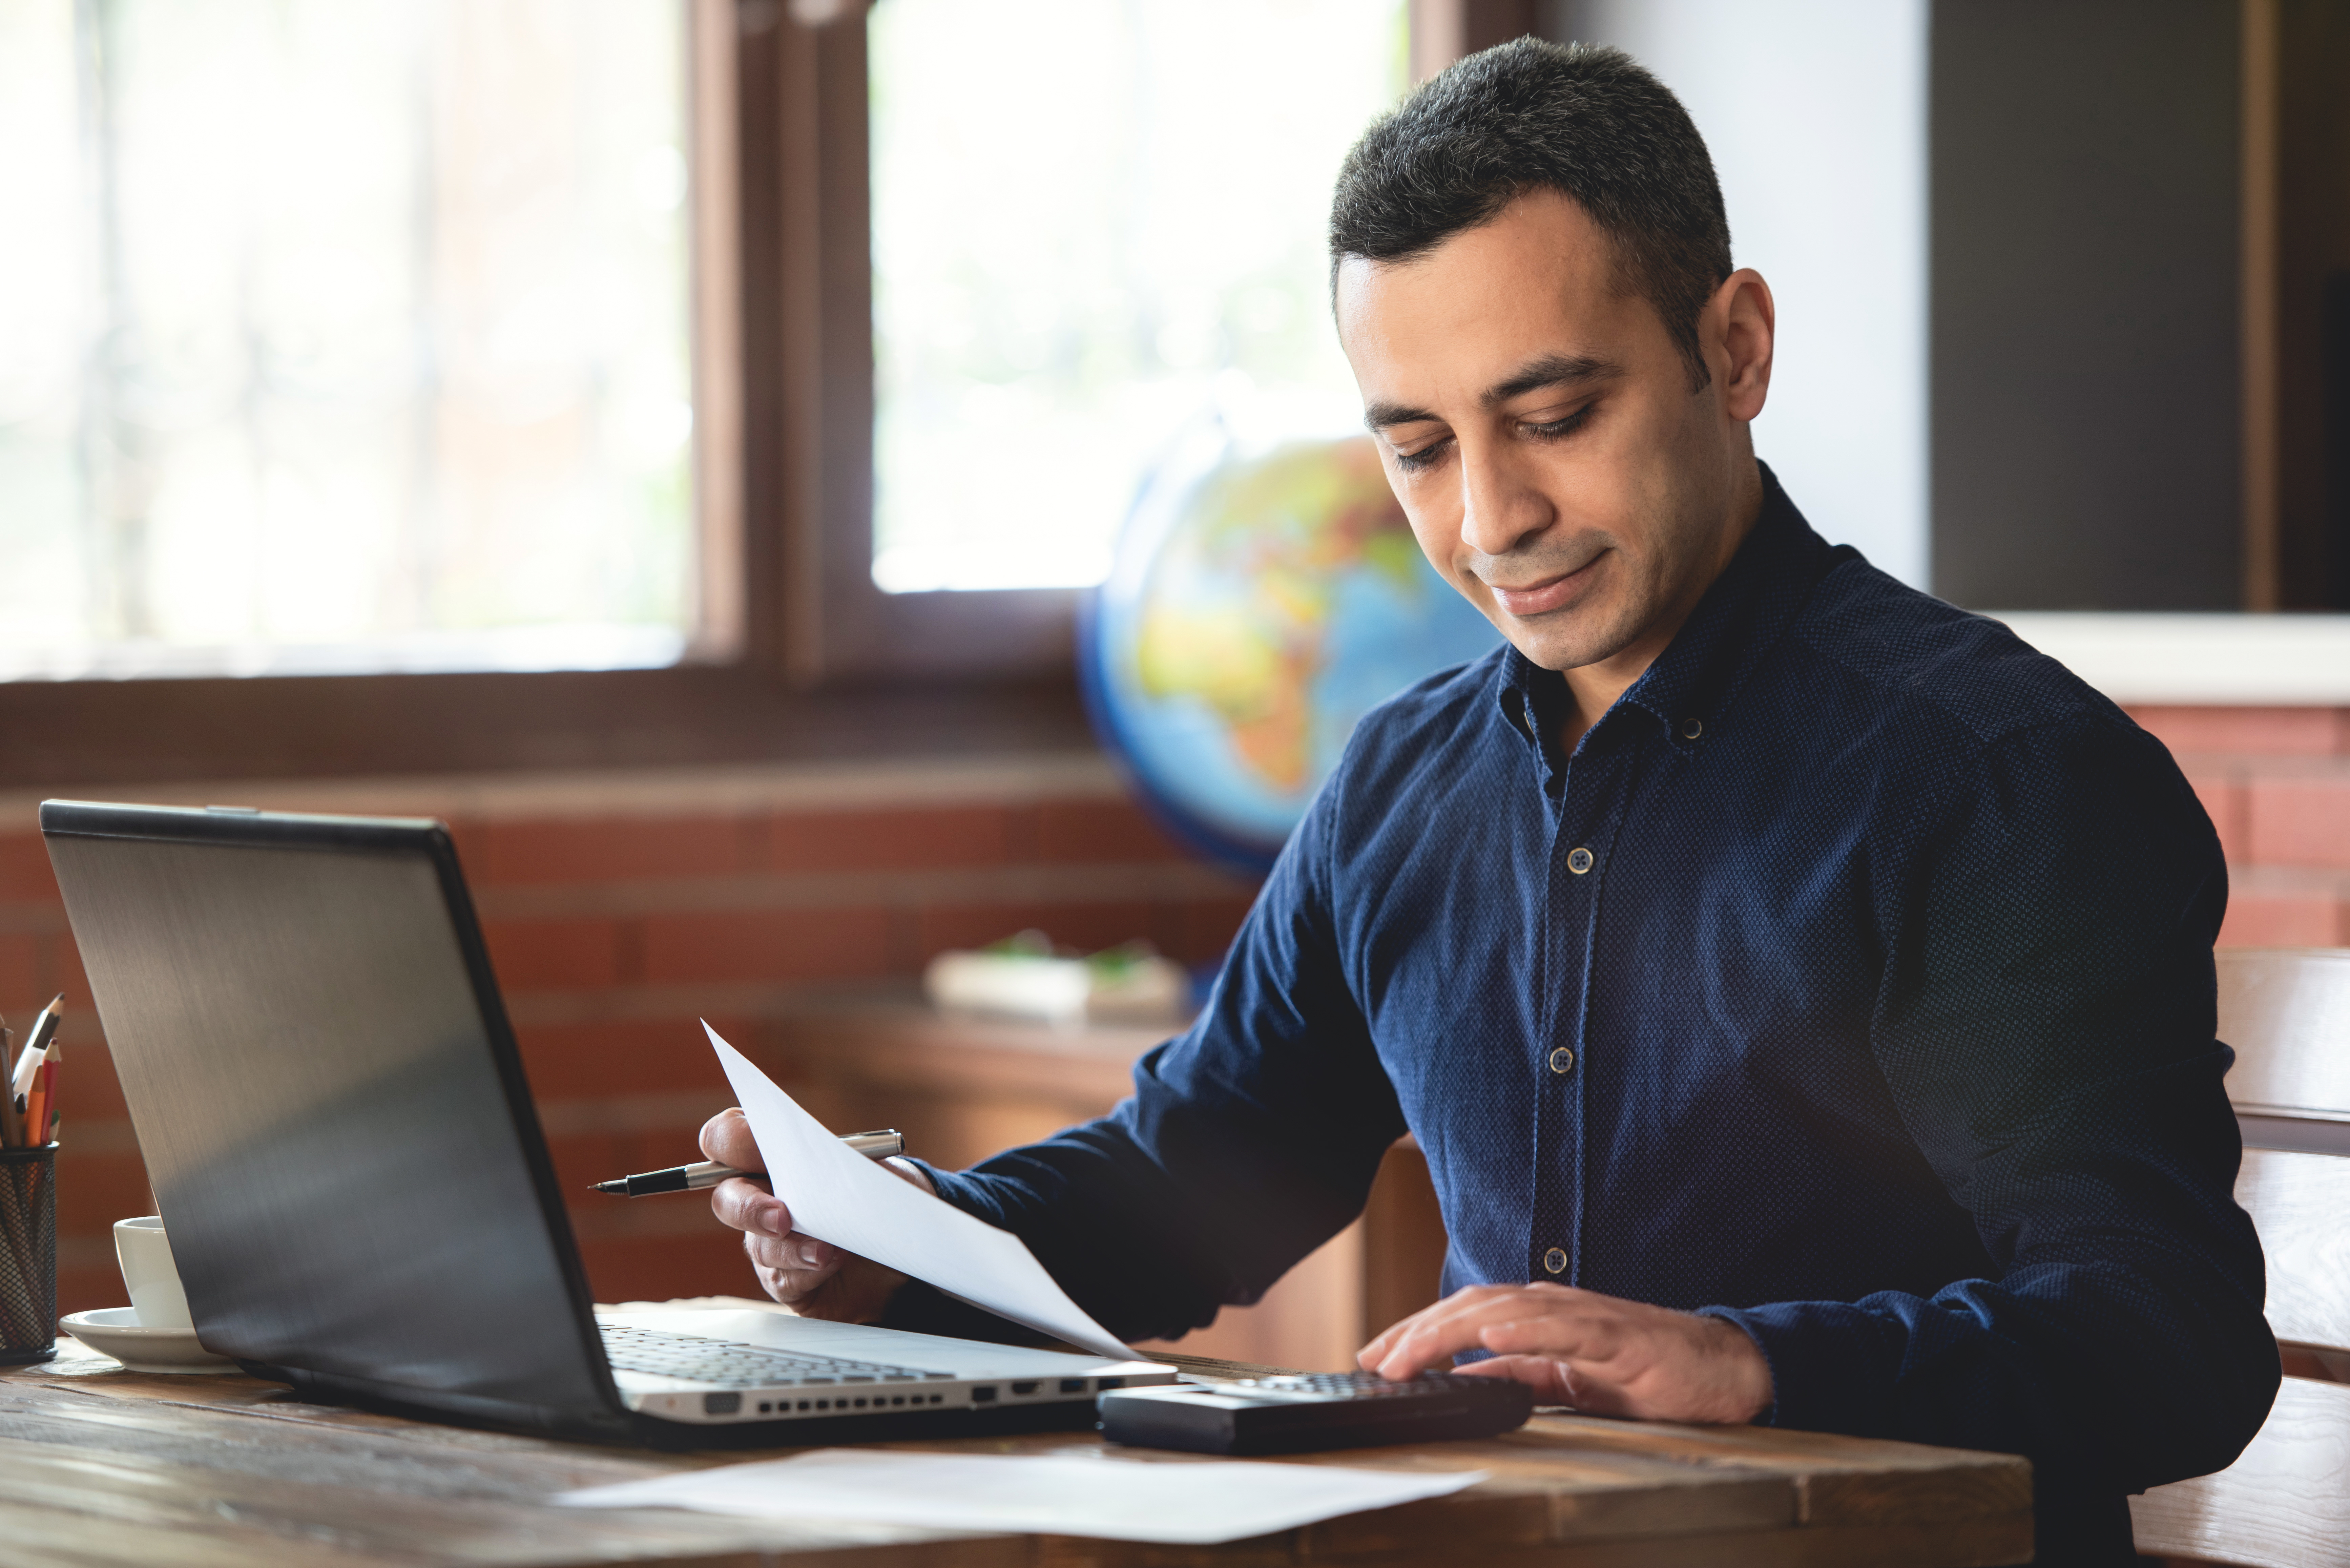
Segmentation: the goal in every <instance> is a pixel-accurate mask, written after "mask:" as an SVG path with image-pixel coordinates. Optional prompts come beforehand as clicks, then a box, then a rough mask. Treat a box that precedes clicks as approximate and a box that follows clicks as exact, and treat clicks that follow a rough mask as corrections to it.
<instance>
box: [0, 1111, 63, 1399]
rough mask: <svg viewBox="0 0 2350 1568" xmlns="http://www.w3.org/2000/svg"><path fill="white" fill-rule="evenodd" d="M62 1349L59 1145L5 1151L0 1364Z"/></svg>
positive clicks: (0, 1171)
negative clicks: (59, 1337) (59, 1324)
mask: <svg viewBox="0 0 2350 1568" xmlns="http://www.w3.org/2000/svg"><path fill="white" fill-rule="evenodd" d="M53 1355H57V1145H55V1144H53V1143H52V1144H46V1145H44V1146H42V1147H39V1148H8V1149H0V1366H22V1365H24V1364H25V1363H27V1362H33V1361H47V1360H48V1359H49V1358H50V1357H51V1356H53Z"/></svg>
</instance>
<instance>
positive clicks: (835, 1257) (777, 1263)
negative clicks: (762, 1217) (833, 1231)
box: [743, 1232, 844, 1274]
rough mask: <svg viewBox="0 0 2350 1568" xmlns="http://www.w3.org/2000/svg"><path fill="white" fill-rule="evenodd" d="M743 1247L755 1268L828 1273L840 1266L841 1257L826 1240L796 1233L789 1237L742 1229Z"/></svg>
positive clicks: (838, 1250)
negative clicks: (756, 1266)
mask: <svg viewBox="0 0 2350 1568" xmlns="http://www.w3.org/2000/svg"><path fill="white" fill-rule="evenodd" d="M743 1251H745V1252H747V1253H749V1254H750V1255H751V1262H754V1263H755V1264H757V1265H758V1266H759V1267H761V1268H763V1269H782V1270H785V1272H795V1271H797V1272H810V1273H817V1274H824V1273H829V1272H832V1271H833V1270H834V1269H836V1268H838V1267H839V1266H840V1260H841V1258H842V1257H843V1256H844V1254H843V1253H842V1251H840V1249H839V1248H837V1247H836V1246H833V1245H832V1244H831V1243H830V1242H827V1241H817V1240H816V1238H815V1237H813V1236H803V1235H799V1234H797V1233H796V1232H795V1233H794V1234H792V1235H789V1236H762V1235H759V1234H757V1233H756V1232H746V1233H744V1235H743Z"/></svg>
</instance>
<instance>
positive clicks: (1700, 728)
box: [1681, 719, 1705, 741]
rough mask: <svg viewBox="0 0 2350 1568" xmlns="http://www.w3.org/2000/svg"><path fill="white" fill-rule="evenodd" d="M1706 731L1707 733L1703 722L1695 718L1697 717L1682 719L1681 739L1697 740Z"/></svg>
mask: <svg viewBox="0 0 2350 1568" xmlns="http://www.w3.org/2000/svg"><path fill="white" fill-rule="evenodd" d="M1704 733H1705V726H1704V725H1703V724H1702V723H1700V722H1698V721H1697V720H1695V719H1683V720H1682V721H1681V739H1682V740H1684V741H1694V740H1696V739H1697V738H1698V737H1699V736H1700V735H1702V734H1704Z"/></svg>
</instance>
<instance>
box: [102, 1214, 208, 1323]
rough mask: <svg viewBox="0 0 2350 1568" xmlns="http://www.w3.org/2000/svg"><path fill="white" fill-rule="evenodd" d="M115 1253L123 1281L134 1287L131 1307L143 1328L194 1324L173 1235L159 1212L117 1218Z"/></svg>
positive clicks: (115, 1225)
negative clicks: (168, 1233) (175, 1257)
mask: <svg viewBox="0 0 2350 1568" xmlns="http://www.w3.org/2000/svg"><path fill="white" fill-rule="evenodd" d="M114 1256H115V1261H116V1262H120V1264H121V1265H122V1282H123V1283H124V1284H126V1285H128V1286H130V1310H131V1311H133V1312H135V1313H137V1314H139V1324H140V1327H141V1328H193V1327H194V1326H195V1321H194V1320H193V1319H192V1318H191V1317H189V1315H188V1293H187V1292H186V1291H184V1290H182V1289H181V1288H180V1267H179V1265H178V1264H177V1263H174V1262H172V1242H171V1239H170V1238H169V1237H167V1236H165V1235H164V1234H163V1219H162V1216H161V1215H159V1214H148V1215H143V1216H141V1217H140V1218H139V1219H137V1220H116V1221H115V1222H114Z"/></svg>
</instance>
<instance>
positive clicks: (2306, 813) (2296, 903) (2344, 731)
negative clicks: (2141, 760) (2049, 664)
mask: <svg viewBox="0 0 2350 1568" xmlns="http://www.w3.org/2000/svg"><path fill="white" fill-rule="evenodd" d="M2131 713H2132V716H2133V717H2135V718H2136V719H2137V722H2139V723H2141V724H2143V725H2145V726H2146V727H2147V729H2148V730H2151V731H2152V732H2154V733H2155V734H2156V735H2158V736H2159V737H2161V739H2162V741H2163V743H2164V744H2166V745H2168V747H2169V748H2170V750H2171V752H2172V753H2173V754H2174V755H2176V756H2177V757H2178V764H2179V766H2180V767H2181V768H2183V769H2184V770H2185V771H2186V774H2187V776H2188V778H2189V780H2190V781H2191V782H2192V783H2193V784H2194V785H2195V791H2196V793H2197V794H2199V795H2200V796H2201V797H2202V799H2203V808H2204V809H2205V810H2206V811H2208V812H2210V814H2211V821H2212V823H2213V824H2214V825H2215V826H2217V827H2218V828H2219V830H2220V844H2221V845H2222V846H2225V848H2226V850H2227V854H2228V882H2229V887H2228V920H2227V924H2226V925H2225V926H2223V927H2222V928H2221V929H2220V942H2221V943H2222V944H2223V945H2226V946H2229V947H2340V946H2350V709H2344V708H2134V709H2132V710H2131Z"/></svg>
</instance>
